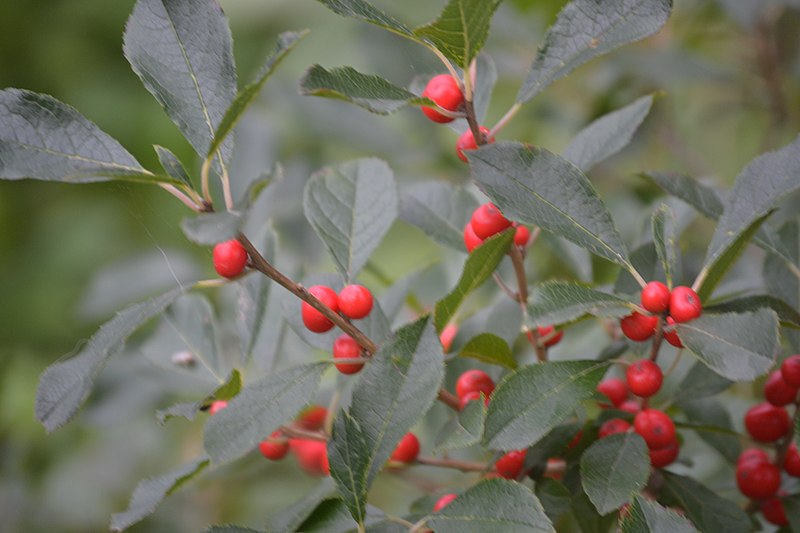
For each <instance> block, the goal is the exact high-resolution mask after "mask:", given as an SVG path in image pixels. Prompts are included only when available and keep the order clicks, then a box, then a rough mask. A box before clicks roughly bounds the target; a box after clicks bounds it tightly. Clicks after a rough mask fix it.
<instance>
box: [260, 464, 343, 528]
mask: <svg viewBox="0 0 800 533" xmlns="http://www.w3.org/2000/svg"><path fill="white" fill-rule="evenodd" d="M334 494H336V485H335V484H334V482H333V480H332V479H331V478H329V477H326V478H323V479H322V481H320V483H319V484H318V485H317V486H316V487H315V488H314V490H312V491H311V492H310V493H308V494H307V495H305V496H304V497H302V498H301V499H299V500H298V501H296V502H295V503H293V504H291V505H289V506H288V507H285V508H283V509H281V510H280V511H279V512H277V513H274V514H272V515H270V516H269V517H267V531H268V532H269V533H292V532H294V531H296V530H297V528H298V527H300V525H301V524H302V523H303V522H305V521H306V519H307V518H308V517H309V516H311V513H313V512H314V510H315V509H316V508H317V507H318V506H319V505H320V504H321V503H322V502H323V501H325V500H327V499H329V498H332V497H333V496H334Z"/></svg>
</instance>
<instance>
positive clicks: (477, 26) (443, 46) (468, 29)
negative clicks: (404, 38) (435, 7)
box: [414, 0, 500, 70]
mask: <svg viewBox="0 0 800 533" xmlns="http://www.w3.org/2000/svg"><path fill="white" fill-rule="evenodd" d="M499 5H500V0H488V1H487V0H450V1H449V2H448V3H447V5H446V6H445V8H444V10H443V11H442V12H441V14H440V15H439V18H437V19H436V20H435V21H434V22H432V23H430V24H427V25H425V26H422V27H419V28H417V29H415V30H414V34H415V35H416V36H417V37H419V38H421V39H425V40H428V41H429V42H431V43H432V44H433V46H435V47H436V48H437V49H438V50H439V51H441V52H442V54H444V56H445V57H446V58H448V59H449V60H450V61H452V62H453V63H455V64H456V65H458V66H460V67H461V68H463V69H464V70H466V69H468V68H469V65H470V63H471V62H472V60H473V58H475V56H477V55H478V52H479V51H480V49H481V48H483V44H484V43H485V42H486V37H487V36H488V35H489V25H490V24H491V22H492V15H494V12H495V11H496V10H497V7H498V6H499Z"/></svg>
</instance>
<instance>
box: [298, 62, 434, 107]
mask: <svg viewBox="0 0 800 533" xmlns="http://www.w3.org/2000/svg"><path fill="white" fill-rule="evenodd" d="M300 92H301V93H302V94H305V95H308V96H321V97H324V98H335V99H337V100H344V101H345V102H350V103H351V104H355V105H357V106H359V107H363V108H364V109H366V110H367V111H371V112H372V113H377V114H379V115H388V114H390V113H394V112H395V111H397V110H398V109H400V108H401V107H404V106H406V105H428V106H431V105H433V102H431V101H430V100H428V99H427V98H420V97H418V96H417V95H415V94H414V93H411V92H408V91H407V90H405V89H403V88H401V87H398V86H397V85H394V84H393V83H392V82H390V81H388V80H386V79H384V78H381V77H380V76H376V75H374V74H363V73H361V72H359V71H357V70H356V69H354V68H353V67H338V68H334V69H331V70H325V68H323V67H321V66H320V65H313V66H311V67H310V68H309V69H308V70H307V71H306V73H305V74H304V75H303V77H302V78H301V79H300Z"/></svg>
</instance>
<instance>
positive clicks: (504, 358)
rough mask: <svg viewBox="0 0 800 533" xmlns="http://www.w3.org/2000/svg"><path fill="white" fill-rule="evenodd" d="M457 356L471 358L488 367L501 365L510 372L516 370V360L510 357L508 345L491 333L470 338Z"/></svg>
mask: <svg viewBox="0 0 800 533" xmlns="http://www.w3.org/2000/svg"><path fill="white" fill-rule="evenodd" d="M458 355H459V356H461V357H471V358H473V359H477V360H478V361H483V362H484V363H489V364H490V365H501V366H504V367H506V368H510V369H511V370H516V368H517V360H516V359H514V356H513V355H511V348H510V347H509V345H508V343H507V342H506V341H504V340H503V339H501V338H500V337H498V336H497V335H494V334H492V333H481V334H480V335H478V336H477V337H473V338H471V339H470V340H469V341H467V343H466V344H465V345H464V346H463V347H462V348H461V351H460V352H459V353H458Z"/></svg>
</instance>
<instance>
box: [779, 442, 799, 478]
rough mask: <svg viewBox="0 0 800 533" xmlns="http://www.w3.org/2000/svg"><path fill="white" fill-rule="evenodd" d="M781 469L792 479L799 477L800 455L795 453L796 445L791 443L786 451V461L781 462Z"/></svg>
mask: <svg viewBox="0 0 800 533" xmlns="http://www.w3.org/2000/svg"><path fill="white" fill-rule="evenodd" d="M783 469H784V470H786V473H787V474H789V475H790V476H792V477H800V453H798V451H797V445H796V444H795V443H794V442H793V443H791V444H790V445H789V449H788V450H786V459H784V461H783Z"/></svg>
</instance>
